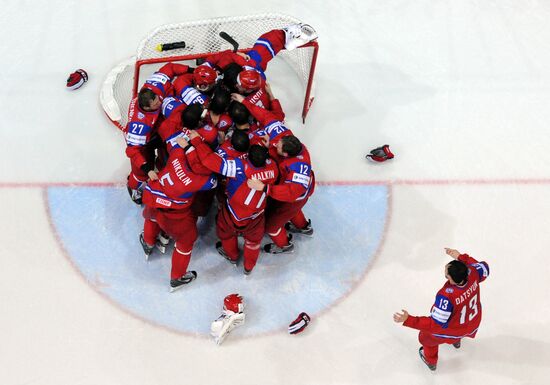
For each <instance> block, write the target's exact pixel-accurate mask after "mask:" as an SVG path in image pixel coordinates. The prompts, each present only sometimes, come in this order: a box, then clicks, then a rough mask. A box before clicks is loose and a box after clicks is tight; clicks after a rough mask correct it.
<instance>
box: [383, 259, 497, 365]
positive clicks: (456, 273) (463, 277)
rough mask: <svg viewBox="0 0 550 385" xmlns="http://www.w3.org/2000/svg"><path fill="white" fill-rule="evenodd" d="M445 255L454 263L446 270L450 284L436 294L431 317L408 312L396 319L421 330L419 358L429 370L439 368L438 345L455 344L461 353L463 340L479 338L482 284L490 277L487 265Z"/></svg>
mask: <svg viewBox="0 0 550 385" xmlns="http://www.w3.org/2000/svg"><path fill="white" fill-rule="evenodd" d="M445 252H446V253H447V255H449V256H451V257H452V258H454V259H455V260H454V261H451V262H450V263H448V264H447V265H446V266H445V278H447V282H446V283H445V285H443V287H442V288H441V289H440V290H439V291H438V292H437V295H436V297H435V303H434V304H433V305H432V309H431V315H430V316H429V317H415V316H411V315H409V313H408V312H407V311H406V310H402V313H399V312H397V313H395V314H394V315H393V319H394V321H395V322H397V323H403V326H407V327H410V328H413V329H418V330H420V333H419V334H418V340H419V341H420V344H421V345H422V347H421V348H420V349H419V354H420V358H421V359H422V361H424V363H425V364H426V365H427V366H428V368H430V370H435V369H436V367H437V359H438V350H439V345H441V344H452V345H453V346H454V347H455V348H457V349H458V348H460V344H461V340H462V338H464V337H469V338H474V337H475V336H476V333H477V330H478V328H479V325H480V322H481V300H480V289H479V284H480V282H483V281H484V280H485V279H486V278H487V277H488V276H489V265H488V264H487V262H478V261H476V260H475V259H474V258H472V257H470V256H469V255H468V254H461V253H460V252H458V251H457V250H454V249H449V248H446V249H445Z"/></svg>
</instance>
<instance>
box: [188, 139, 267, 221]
mask: <svg viewBox="0 0 550 385" xmlns="http://www.w3.org/2000/svg"><path fill="white" fill-rule="evenodd" d="M191 144H193V146H195V148H196V149H197V153H198V156H199V159H200V160H201V162H202V164H204V165H205V166H206V167H207V168H209V169H210V170H212V171H214V172H216V173H218V174H221V175H224V176H226V177H227V184H226V189H225V194H226V197H227V200H226V203H227V208H228V209H229V212H230V213H231V216H232V218H233V222H234V223H235V224H236V225H237V226H244V225H246V223H247V222H248V221H250V220H252V219H255V218H257V217H258V216H259V215H261V214H262V213H263V212H264V210H265V206H266V201H267V199H266V193H265V192H263V191H257V190H254V189H251V188H250V187H248V185H247V183H246V181H247V179H259V180H261V181H262V182H264V183H265V184H266V185H270V184H273V183H275V181H276V180H277V175H278V172H277V165H276V164H275V162H273V161H272V160H271V159H268V160H267V162H266V164H265V166H263V167H255V166H254V165H253V164H252V163H250V161H249V160H248V159H246V158H245V159H240V158H236V159H235V158H229V157H222V156H220V155H219V154H217V153H214V152H212V150H211V149H210V148H209V147H208V146H207V145H206V144H205V143H204V142H203V141H202V140H201V139H200V138H195V139H193V140H192V141H191Z"/></svg>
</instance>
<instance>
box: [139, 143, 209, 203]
mask: <svg viewBox="0 0 550 385" xmlns="http://www.w3.org/2000/svg"><path fill="white" fill-rule="evenodd" d="M216 186H217V178H216V176H215V175H214V174H210V175H201V174H196V173H194V172H193V171H192V169H191V166H190V164H189V162H188V160H187V157H186V155H185V153H184V151H183V149H181V148H175V149H173V151H172V152H171V153H170V156H169V157H168V161H167V163H166V166H165V167H164V168H163V169H162V170H161V171H160V173H159V179H158V180H152V181H149V182H148V183H147V186H145V189H144V191H143V203H144V204H146V205H148V206H149V207H154V208H164V209H176V210H184V209H187V208H189V207H190V206H191V203H192V201H193V198H194V196H195V192H197V191H201V190H211V189H213V188H215V187H216Z"/></svg>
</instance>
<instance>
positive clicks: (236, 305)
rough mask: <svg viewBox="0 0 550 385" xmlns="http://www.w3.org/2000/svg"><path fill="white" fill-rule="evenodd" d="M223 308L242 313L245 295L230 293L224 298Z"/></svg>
mask: <svg viewBox="0 0 550 385" xmlns="http://www.w3.org/2000/svg"><path fill="white" fill-rule="evenodd" d="M223 309H224V310H229V311H232V312H233V313H241V312H242V311H243V310H244V302H243V297H241V296H240V295H239V294H229V295H228V296H227V297H225V298H224V300H223Z"/></svg>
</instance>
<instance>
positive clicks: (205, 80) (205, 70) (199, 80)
mask: <svg viewBox="0 0 550 385" xmlns="http://www.w3.org/2000/svg"><path fill="white" fill-rule="evenodd" d="M217 78H218V74H217V73H216V71H215V70H213V69H212V68H210V67H208V66H207V65H200V66H198V67H197V68H195V71H193V81H194V82H195V85H196V86H197V88H199V89H200V90H201V91H202V90H204V89H207V88H208V87H210V86H213V85H214V84H215V83H216V79H217Z"/></svg>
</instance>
